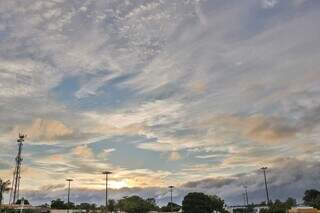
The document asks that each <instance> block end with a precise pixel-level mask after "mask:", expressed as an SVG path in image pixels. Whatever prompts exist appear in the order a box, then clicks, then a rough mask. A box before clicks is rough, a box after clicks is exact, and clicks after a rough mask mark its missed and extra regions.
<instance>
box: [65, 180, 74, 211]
mask: <svg viewBox="0 0 320 213" xmlns="http://www.w3.org/2000/svg"><path fill="white" fill-rule="evenodd" d="M66 181H68V182H69V184H68V206H67V213H69V208H70V183H71V182H72V181H73V179H70V178H69V179H66Z"/></svg>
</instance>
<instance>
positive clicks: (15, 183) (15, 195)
mask: <svg viewBox="0 0 320 213" xmlns="http://www.w3.org/2000/svg"><path fill="white" fill-rule="evenodd" d="M25 137H26V135H23V134H20V133H19V138H18V140H17V143H18V154H17V157H16V167H15V169H14V172H13V178H12V187H11V192H10V201H9V204H15V203H16V202H17V200H18V199H19V192H20V179H21V163H22V160H23V159H22V157H21V153H22V146H23V142H24V139H25Z"/></svg>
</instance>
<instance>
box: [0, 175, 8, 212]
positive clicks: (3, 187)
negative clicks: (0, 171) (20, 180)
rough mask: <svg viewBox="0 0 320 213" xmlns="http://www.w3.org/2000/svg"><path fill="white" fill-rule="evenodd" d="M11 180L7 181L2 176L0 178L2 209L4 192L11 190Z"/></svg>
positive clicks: (0, 202)
mask: <svg viewBox="0 0 320 213" xmlns="http://www.w3.org/2000/svg"><path fill="white" fill-rule="evenodd" d="M9 186H10V181H9V180H7V181H3V180H2V179H1V178H0V209H1V206H2V200H3V193H6V192H8V191H10V187H9Z"/></svg>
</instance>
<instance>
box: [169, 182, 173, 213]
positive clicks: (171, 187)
mask: <svg viewBox="0 0 320 213" xmlns="http://www.w3.org/2000/svg"><path fill="white" fill-rule="evenodd" d="M169 189H170V212H173V208H172V207H173V206H172V204H173V203H172V192H173V189H174V186H169Z"/></svg>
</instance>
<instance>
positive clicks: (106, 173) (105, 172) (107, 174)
mask: <svg viewBox="0 0 320 213" xmlns="http://www.w3.org/2000/svg"><path fill="white" fill-rule="evenodd" d="M102 174H104V175H106V213H108V176H109V175H110V174H112V172H110V171H104V172H102Z"/></svg>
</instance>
